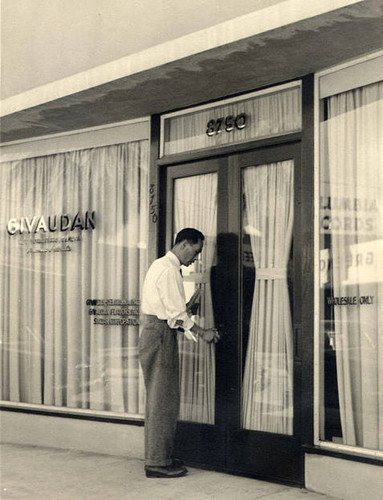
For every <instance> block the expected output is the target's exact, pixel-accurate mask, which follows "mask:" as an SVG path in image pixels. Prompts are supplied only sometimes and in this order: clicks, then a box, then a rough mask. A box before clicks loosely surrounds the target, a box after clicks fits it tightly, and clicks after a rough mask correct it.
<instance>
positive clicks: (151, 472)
mask: <svg viewBox="0 0 383 500" xmlns="http://www.w3.org/2000/svg"><path fill="white" fill-rule="evenodd" d="M145 474H146V477H157V478H161V477H162V478H167V477H169V478H172V477H182V476H185V474H187V469H186V467H176V466H174V465H173V464H172V465H167V466H165V467H155V466H153V465H146V466H145Z"/></svg>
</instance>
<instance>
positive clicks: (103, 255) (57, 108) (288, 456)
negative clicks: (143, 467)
mask: <svg viewBox="0 0 383 500" xmlns="http://www.w3.org/2000/svg"><path fill="white" fill-rule="evenodd" d="M314 4H317V2H304V3H302V2H299V1H297V0H287V1H284V2H270V4H269V5H263V4H262V8H259V9H258V10H254V11H252V12H250V13H246V14H244V15H241V16H239V17H234V18H232V19H230V20H226V21H224V22H222V23H221V24H218V25H212V26H209V27H205V28H204V29H202V30H198V31H194V32H191V33H188V34H184V35H183V36H181V37H178V38H174V39H172V40H168V41H166V42H163V43H162V44H160V45H155V46H152V47H149V48H146V49H145V50H143V51H141V52H137V53H133V54H130V55H129V56H127V57H126V58H124V59H122V60H119V61H116V62H115V63H110V64H108V65H104V66H100V67H97V68H94V69H92V70H89V71H88V72H87V73H86V74H85V73H82V74H79V75H74V76H73V77H71V78H67V79H65V80H61V81H59V82H53V83H51V84H47V85H45V86H44V87H40V88H38V89H35V90H31V91H27V92H25V93H24V94H21V95H18V96H14V97H10V98H8V99H6V100H4V103H3V118H2V135H3V139H2V141H3V142H2V155H1V169H0V175H1V184H2V186H3V194H2V196H1V209H0V221H1V229H0V238H1V240H0V246H1V260H2V272H1V282H0V290H1V292H0V293H1V301H0V304H1V305H0V307H1V314H0V320H1V333H2V339H1V358H0V359H1V370H2V377H1V399H2V417H1V418H2V427H3V432H2V439H3V440H4V441H6V442H13V443H27V444H35V445H36V444H38V445H44V446H55V447H66V448H72V449H81V450H87V451H95V452H103V453H114V454H122V455H126V456H134V457H142V456H143V424H144V422H143V415H144V409H145V391H144V385H143V379H142V374H141V372H140V368H139V363H138V353H137V342H138V337H139V334H140V328H141V326H142V318H141V315H140V307H139V306H140V292H141V285H142V281H143V277H144V275H145V271H146V269H147V267H148V265H149V263H150V262H151V261H152V260H153V259H154V258H156V257H157V256H159V255H162V254H164V252H165V251H167V250H168V249H169V248H170V247H171V245H172V241H173V238H174V235H175V234H176V233H177V232H178V231H179V230H180V229H181V228H183V227H197V228H198V229H199V230H201V231H202V232H203V233H204V234H205V237H206V240H205V248H204V251H203V253H202V256H201V258H200V259H199V260H198V261H197V262H196V263H195V264H194V265H193V268H188V269H185V270H184V283H185V293H186V295H187V296H188V297H191V296H192V295H193V294H195V295H196V296H197V303H198V310H197V311H196V320H197V321H198V322H199V323H200V324H201V325H202V326H204V327H212V326H215V327H217V328H218V329H219V330H220V331H221V333H222V340H221V341H220V343H218V344H217V345H216V346H211V345H206V344H200V343H196V344H195V343H193V342H191V341H188V340H187V339H184V338H181V337H180V339H179V350H180V375H181V395H182V398H181V408H180V422H179V427H178V434H177V451H178V453H179V454H180V455H181V456H182V457H185V459H186V461H187V462H188V463H190V464H194V465H197V466H200V467H209V468H213V469H216V470H220V471H226V472H229V473H235V474H246V475H249V476H252V477H257V478H263V479H266V480H272V481H278V482H283V483H286V484H292V485H297V486H306V487H307V488H310V489H313V490H314V491H318V492H322V493H327V494H331V495H333V496H336V497H339V498H350V499H351V498H355V499H359V498H364V497H368V498H378V496H379V494H380V490H381V485H382V481H383V479H382V478H383V469H382V468H381V465H382V463H383V460H382V459H383V393H382V382H383V353H382V336H383V326H382V317H383V307H382V298H381V297H380V295H381V294H382V293H383V290H382V282H383V271H382V269H383V243H382V242H383V213H382V212H383V200H382V188H383V151H382V148H383V146H382V145H383V52H382V48H383V36H382V33H381V29H380V27H381V22H382V18H383V6H382V4H381V2H378V1H368V0H367V1H364V2H353V1H340V0H339V1H338V2H321V5H314ZM181 10H182V9H181Z"/></svg>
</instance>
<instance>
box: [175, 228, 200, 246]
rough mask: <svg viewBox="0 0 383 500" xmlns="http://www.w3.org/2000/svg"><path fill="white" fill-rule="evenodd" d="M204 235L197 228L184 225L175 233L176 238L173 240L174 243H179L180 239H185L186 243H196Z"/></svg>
mask: <svg viewBox="0 0 383 500" xmlns="http://www.w3.org/2000/svg"><path fill="white" fill-rule="evenodd" d="M204 239H205V236H204V235H203V234H202V233H201V231H198V229H194V228H192V227H185V228H184V229H181V231H180V232H179V233H178V234H177V236H176V240H175V242H174V244H175V245H177V244H178V243H181V242H182V241H185V240H186V241H187V242H188V243H193V244H195V243H198V241H199V240H201V241H203V240H204Z"/></svg>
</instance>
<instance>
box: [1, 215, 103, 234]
mask: <svg viewBox="0 0 383 500" xmlns="http://www.w3.org/2000/svg"><path fill="white" fill-rule="evenodd" d="M95 216H96V212H95V211H93V212H88V211H86V212H85V213H81V212H77V214H75V215H67V214H62V215H48V216H45V215H33V216H32V217H20V218H18V219H17V218H16V219H10V220H9V221H8V224H7V231H8V234H9V235H11V236H12V235H14V234H17V233H18V234H24V233H27V234H36V233H38V232H39V231H42V232H44V233H47V232H51V233H54V232H56V231H62V232H64V231H74V230H76V229H80V230H81V231H83V230H87V229H95V227H96V222H95Z"/></svg>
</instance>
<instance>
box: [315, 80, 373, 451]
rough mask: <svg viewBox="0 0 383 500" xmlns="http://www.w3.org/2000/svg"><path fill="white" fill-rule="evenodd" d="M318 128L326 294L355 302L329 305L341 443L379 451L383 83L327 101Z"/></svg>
mask: <svg viewBox="0 0 383 500" xmlns="http://www.w3.org/2000/svg"><path fill="white" fill-rule="evenodd" d="M324 127H327V129H324V132H325V134H324V135H323V136H322V138H323V139H325V140H326V141H327V143H328V168H329V180H330V194H331V219H332V225H331V226H330V233H331V244H332V254H333V295H334V297H355V298H356V301H357V304H356V305H348V306H340V305H334V306H333V309H334V323H335V324H334V330H335V351H336V372H337V379H338V389H339V406H340V419H341V427H342V435H343V442H344V444H347V445H352V446H362V447H365V448H371V449H378V450H383V391H382V388H383V306H382V294H383V260H382V259H383V203H382V196H383V83H382V82H381V83H376V84H373V85H369V86H367V87H364V88H360V89H356V90H352V91H349V92H345V93H342V94H339V95H336V96H333V97H330V98H329V100H328V121H327V122H325V123H324ZM326 130H327V131H326ZM363 297H369V299H368V300H366V299H363Z"/></svg>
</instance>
